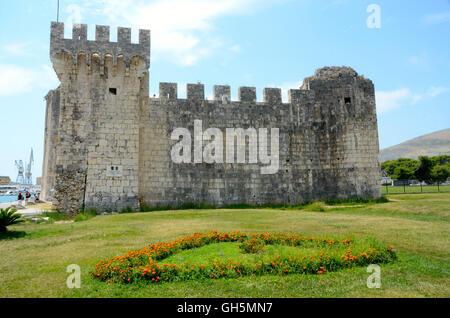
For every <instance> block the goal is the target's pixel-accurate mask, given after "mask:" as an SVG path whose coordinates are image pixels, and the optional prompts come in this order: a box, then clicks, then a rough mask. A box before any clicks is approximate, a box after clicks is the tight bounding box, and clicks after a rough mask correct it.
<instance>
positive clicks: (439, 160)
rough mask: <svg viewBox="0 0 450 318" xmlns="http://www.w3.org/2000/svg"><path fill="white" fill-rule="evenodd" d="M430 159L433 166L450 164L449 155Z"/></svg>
mask: <svg viewBox="0 0 450 318" xmlns="http://www.w3.org/2000/svg"><path fill="white" fill-rule="evenodd" d="M430 159H431V161H432V162H433V166H436V165H441V166H445V165H446V164H448V163H450V156H449V155H440V156H434V157H431V158H430Z"/></svg>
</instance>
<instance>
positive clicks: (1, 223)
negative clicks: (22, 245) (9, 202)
mask: <svg viewBox="0 0 450 318" xmlns="http://www.w3.org/2000/svg"><path fill="white" fill-rule="evenodd" d="M16 211H17V210H16V209H11V207H7V208H6V209H0V232H3V233H5V232H6V231H8V228H7V227H8V226H9V225H13V224H18V223H22V222H24V220H22V219H21V217H22V215H21V214H19V213H16Z"/></svg>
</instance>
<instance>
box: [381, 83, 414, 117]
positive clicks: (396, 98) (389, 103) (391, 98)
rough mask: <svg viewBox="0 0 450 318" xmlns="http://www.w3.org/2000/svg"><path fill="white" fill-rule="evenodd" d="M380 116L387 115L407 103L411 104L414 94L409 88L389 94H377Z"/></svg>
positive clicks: (389, 92)
mask: <svg viewBox="0 0 450 318" xmlns="http://www.w3.org/2000/svg"><path fill="white" fill-rule="evenodd" d="M375 98H376V103H377V112H378V114H382V113H385V112H387V111H390V110H392V109H395V108H399V107H400V106H402V105H403V103H405V101H409V102H411V99H412V94H411V92H410V91H409V89H407V88H402V89H398V90H395V91H388V92H383V91H380V92H376V93H375Z"/></svg>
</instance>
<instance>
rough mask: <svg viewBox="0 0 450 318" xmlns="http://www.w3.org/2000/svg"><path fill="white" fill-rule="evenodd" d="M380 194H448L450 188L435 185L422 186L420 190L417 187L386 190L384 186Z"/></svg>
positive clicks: (398, 187) (399, 187)
mask: <svg viewBox="0 0 450 318" xmlns="http://www.w3.org/2000/svg"><path fill="white" fill-rule="evenodd" d="M381 192H382V193H383V194H397V193H439V192H444V193H450V186H448V185H446V186H443V185H440V186H439V187H438V186H435V185H426V186H422V189H421V188H420V186H419V185H414V186H409V185H407V186H405V187H403V186H395V187H391V186H388V187H387V188H386V187H385V186H383V187H381Z"/></svg>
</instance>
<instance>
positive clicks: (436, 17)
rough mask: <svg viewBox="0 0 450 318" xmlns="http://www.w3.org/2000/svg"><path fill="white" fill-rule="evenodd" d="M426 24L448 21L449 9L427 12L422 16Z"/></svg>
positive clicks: (449, 19)
mask: <svg viewBox="0 0 450 318" xmlns="http://www.w3.org/2000/svg"><path fill="white" fill-rule="evenodd" d="M422 21H423V22H424V23H426V24H439V23H444V22H449V21H450V11H445V12H440V13H432V14H427V15H425V16H424V17H423V18H422Z"/></svg>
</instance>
